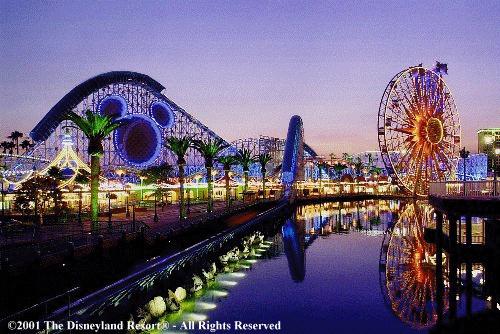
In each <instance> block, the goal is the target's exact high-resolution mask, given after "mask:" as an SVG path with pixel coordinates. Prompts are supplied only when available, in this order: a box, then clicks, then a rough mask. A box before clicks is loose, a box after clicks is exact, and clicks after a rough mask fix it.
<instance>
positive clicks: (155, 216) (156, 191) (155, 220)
mask: <svg viewBox="0 0 500 334" xmlns="http://www.w3.org/2000/svg"><path fill="white" fill-rule="evenodd" d="M154 195H155V197H154V198H155V215H154V217H153V221H154V222H155V223H156V222H157V221H158V212H157V211H156V206H157V205H156V203H157V198H156V197H157V195H158V188H157V186H156V185H155V190H154Z"/></svg>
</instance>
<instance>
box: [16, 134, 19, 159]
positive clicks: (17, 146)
mask: <svg viewBox="0 0 500 334" xmlns="http://www.w3.org/2000/svg"><path fill="white" fill-rule="evenodd" d="M16 154H17V155H19V138H16Z"/></svg>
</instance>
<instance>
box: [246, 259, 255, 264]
mask: <svg viewBox="0 0 500 334" xmlns="http://www.w3.org/2000/svg"><path fill="white" fill-rule="evenodd" d="M245 261H246V262H248V263H256V262H257V260H254V259H249V260H245Z"/></svg>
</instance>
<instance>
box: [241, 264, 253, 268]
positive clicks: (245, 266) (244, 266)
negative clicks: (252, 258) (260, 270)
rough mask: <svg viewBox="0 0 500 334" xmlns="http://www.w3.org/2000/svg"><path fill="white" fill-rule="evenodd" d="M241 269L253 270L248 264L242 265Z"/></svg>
mask: <svg viewBox="0 0 500 334" xmlns="http://www.w3.org/2000/svg"><path fill="white" fill-rule="evenodd" d="M240 267H241V268H243V269H250V268H252V267H250V266H247V265H246V264H240Z"/></svg>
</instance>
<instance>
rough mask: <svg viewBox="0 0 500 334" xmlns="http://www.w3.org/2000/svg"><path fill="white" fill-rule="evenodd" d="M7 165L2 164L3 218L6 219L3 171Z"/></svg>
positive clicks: (0, 178)
mask: <svg viewBox="0 0 500 334" xmlns="http://www.w3.org/2000/svg"><path fill="white" fill-rule="evenodd" d="M6 167H7V166H6V165H5V164H2V165H1V166H0V168H1V174H0V182H2V219H5V189H4V185H3V180H4V175H3V171H4V170H5V168H6Z"/></svg>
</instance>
